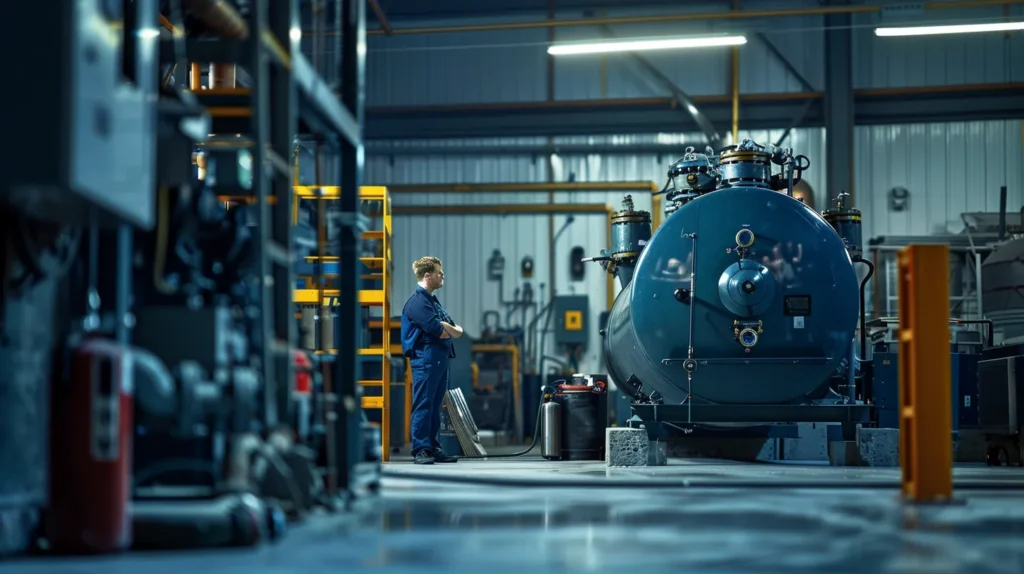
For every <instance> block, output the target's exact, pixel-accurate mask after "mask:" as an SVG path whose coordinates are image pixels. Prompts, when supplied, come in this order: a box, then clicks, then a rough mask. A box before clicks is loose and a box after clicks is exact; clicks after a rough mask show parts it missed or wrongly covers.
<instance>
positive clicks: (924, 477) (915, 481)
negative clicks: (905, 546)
mask: <svg viewBox="0 0 1024 574" xmlns="http://www.w3.org/2000/svg"><path fill="white" fill-rule="evenodd" d="M899 308H900V332H899V365H900V372H899V381H900V382H899V384H900V466H901V467H902V469H903V481H902V482H903V496H904V497H905V498H906V499H907V500H908V501H912V502H944V501H949V500H950V499H951V498H952V495H953V405H952V404H951V402H950V401H951V399H950V397H951V396H952V390H951V382H950V355H949V247H947V246H945V245H911V246H909V247H907V248H906V249H904V250H903V251H901V252H900V254H899Z"/></svg>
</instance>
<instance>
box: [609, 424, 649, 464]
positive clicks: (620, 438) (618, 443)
mask: <svg viewBox="0 0 1024 574" xmlns="http://www.w3.org/2000/svg"><path fill="white" fill-rule="evenodd" d="M648 442H649V439H648V438H647V431H646V430H644V429H631V428H609V429H605V431H604V460H605V463H606V464H607V465H608V466H647V460H648V456H649V451H650V448H649V445H648Z"/></svg>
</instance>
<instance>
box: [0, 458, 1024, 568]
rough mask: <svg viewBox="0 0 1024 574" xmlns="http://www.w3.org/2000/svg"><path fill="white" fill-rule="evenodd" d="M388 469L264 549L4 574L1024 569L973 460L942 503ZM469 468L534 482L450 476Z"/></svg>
mask: <svg viewBox="0 0 1024 574" xmlns="http://www.w3.org/2000/svg"><path fill="white" fill-rule="evenodd" d="M387 470H388V473H389V476H388V478H387V479H386V480H385V484H384V493H383V494H382V496H381V498H380V499H379V500H376V501H371V502H367V503H366V504H365V508H363V509H362V511H361V512H359V513H357V514H352V515H346V516H339V517H323V518H318V519H315V520H310V521H309V522H307V523H306V524H305V525H303V526H300V527H296V528H295V529H293V530H292V531H291V532H289V533H288V535H287V537H286V538H285V539H284V540H282V541H281V542H280V543H278V544H276V545H273V546H268V547H264V548H261V549H258V550H239V551H216V552H201V553H200V552H192V553H177V554H151V555H141V554H136V555H130V556H122V557H113V558H100V559H90V560H67V561H64V560H62V561H50V560H47V561H45V562H43V561H25V562H19V563H7V564H3V565H0V573H5V574H6V573H7V572H11V573H15V572H16V573H18V574H33V573H44V572H45V573H47V574H49V573H53V574H58V573H67V574H79V573H82V574H85V573H92V572H103V573H104V574H184V573H189V572H195V573H196V574H206V573H210V574H214V573H217V574H221V573H223V574H227V573H234V572H238V573H240V574H242V573H244V574H292V573H295V574H299V573H302V574H313V573H319V572H325V573H327V572H346V573H348V572H452V573H456V572H458V573H462V572H465V573H491V572H520V573H524V572H531V573H533V572H575V571H586V572H616V573H617V574H621V573H623V572H643V573H644V574H650V573H653V572H666V573H667V572H672V573H682V572H715V573H729V574H732V573H737V574H738V573H762V572H779V573H787V574H797V573H815V574H818V573H828V574H839V573H846V572H850V573H855V572H863V573H872V574H875V573H890V572H892V573H917V572H921V573H928V574H938V573H961V572H962V573H965V574H983V573H988V572H993V573H995V572H998V573H1007V574H1010V573H1022V572H1024V486H1022V484H1024V470H1022V469H1006V468H1003V469H988V468H984V467H976V468H965V469H957V471H956V477H957V480H958V481H971V486H973V487H975V488H977V489H978V490H974V491H965V490H962V491H959V492H958V493H957V503H956V504H953V505H947V506H926V507H911V506H906V505H902V504H900V501H899V496H898V495H899V488H898V478H899V472H898V470H896V469H845V468H831V467H827V466H815V465H792V464H741V463H722V462H720V461H716V462H704V461H677V460H673V461H671V465H670V466H667V467H657V468H647V469H621V470H611V471H609V470H606V469H605V468H604V467H603V465H602V464H601V463H585V462H545V461H541V460H538V459H519V460H504V461H500V460H489V461H468V460H464V461H461V462H459V463H458V464H455V465H435V466H432V467H416V466H413V465H411V464H408V463H407V462H405V463H403V462H394V463H392V464H390V465H388V469H387ZM438 477H439V478H443V479H445V481H437V480H432V479H436V478H438ZM467 478H479V479H484V480H487V479H492V480H493V479H500V480H506V481H507V480H508V479H516V481H520V482H521V484H519V485H517V486H503V485H500V484H499V485H477V484H467V483H458V482H450V480H451V479H455V480H466V479H467ZM541 481H544V482H541ZM1017 481H1020V482H1017ZM548 483H550V484H548ZM557 483H561V484H562V485H568V486H556V484H557ZM707 483H717V484H718V485H719V487H716V488H705V487H702V486H701V485H702V484H707ZM808 484H812V485H814V486H815V488H808V487H807V486H801V485H808ZM962 484H967V483H966V482H963V483H962ZM645 485H646V486H645ZM723 485H724V486H723Z"/></svg>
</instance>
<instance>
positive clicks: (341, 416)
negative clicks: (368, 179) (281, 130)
mask: <svg viewBox="0 0 1024 574" xmlns="http://www.w3.org/2000/svg"><path fill="white" fill-rule="evenodd" d="M341 14H342V22H341V44H342V46H341V54H342V56H341V103H342V104H343V106H344V108H345V109H347V110H348V112H349V114H351V116H352V117H353V118H354V119H355V122H356V124H357V125H359V126H362V123H363V102H364V70H365V65H366V12H365V2H364V1H363V0H341ZM339 143H340V145H341V189H342V194H341V199H340V200H339V201H338V202H336V203H338V208H339V210H340V212H341V213H340V214H339V215H340V216H341V217H342V218H343V222H344V224H345V225H344V226H343V228H342V231H341V234H340V237H339V243H340V245H339V248H338V253H337V255H338V257H339V265H340V267H341V272H340V273H339V277H338V289H339V290H340V297H339V301H338V317H337V321H338V324H339V328H338V332H339V340H338V343H337V348H338V356H337V360H336V361H335V363H334V373H333V375H334V376H333V379H334V381H333V382H334V388H335V393H336V394H337V396H338V398H339V403H338V405H337V409H336V413H337V419H336V423H335V425H336V429H337V433H338V434H337V435H336V436H337V440H336V443H335V449H336V451H335V452H336V455H337V457H336V464H337V465H338V468H337V472H338V484H339V485H341V486H345V485H349V484H350V483H351V479H352V474H353V471H354V465H355V464H356V463H358V462H359V461H361V460H362V450H363V445H362V444H361V442H362V433H361V432H360V425H361V422H362V412H361V410H360V408H359V406H360V397H359V395H358V392H359V386H358V381H359V380H360V379H361V378H362V365H361V364H360V363H359V357H358V355H357V352H358V349H360V348H362V347H364V346H365V345H363V344H362V341H361V340H360V328H359V327H360V317H361V313H362V309H361V307H360V306H359V299H358V292H359V277H360V273H359V270H358V269H357V267H358V265H359V240H360V237H361V234H362V230H361V226H360V225H359V221H360V220H359V187H360V186H361V185H362V184H363V144H362V141H359V140H357V141H351V140H349V139H348V138H343V139H341V141H340V142H339ZM386 384H389V383H386ZM384 392H388V387H385V388H384Z"/></svg>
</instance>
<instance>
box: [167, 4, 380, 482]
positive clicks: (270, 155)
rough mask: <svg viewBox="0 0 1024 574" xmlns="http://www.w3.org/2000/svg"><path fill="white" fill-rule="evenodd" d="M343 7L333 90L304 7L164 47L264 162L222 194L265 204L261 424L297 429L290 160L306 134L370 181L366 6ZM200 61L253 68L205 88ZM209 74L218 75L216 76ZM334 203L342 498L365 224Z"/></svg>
mask: <svg viewBox="0 0 1024 574" xmlns="http://www.w3.org/2000/svg"><path fill="white" fill-rule="evenodd" d="M337 1H338V3H339V10H338V13H339V20H340V29H339V33H338V34H337V35H336V41H337V42H338V44H339V45H338V46H337V48H338V49H337V50H336V53H338V54H340V58H338V68H339V69H338V72H339V75H340V82H338V83H337V87H334V86H329V85H328V83H327V82H326V81H325V80H324V79H323V78H322V77H321V76H320V74H319V72H318V70H317V69H316V68H315V67H314V66H313V65H312V64H311V63H310V61H309V60H308V59H307V58H306V57H305V56H304V55H303V54H302V52H301V50H300V41H301V34H299V33H298V32H299V31H300V30H301V29H302V25H301V19H300V15H299V0H253V1H252V2H251V4H250V6H249V13H248V14H247V17H242V16H240V15H238V14H237V13H236V14H235V15H236V16H238V18H239V19H238V22H239V23H243V25H242V28H244V27H245V26H244V24H247V25H248V30H242V31H240V33H239V34H236V35H234V37H228V38H205V37H204V38H186V39H184V45H185V57H186V61H177V60H178V55H177V53H176V50H175V46H174V43H173V41H171V40H163V41H162V42H161V46H160V55H161V61H162V62H163V63H165V64H168V65H174V66H175V68H177V69H183V70H190V71H191V76H192V81H191V83H192V88H193V90H194V95H195V97H196V100H197V101H198V102H199V103H200V104H202V105H203V106H204V107H205V108H206V110H207V112H208V114H209V116H210V117H211V118H212V126H213V127H212V130H211V131H212V132H213V133H214V134H230V135H231V136H232V138H234V140H235V141H236V142H237V143H236V144H232V145H237V146H238V147H248V148H250V149H251V153H252V165H253V166H255V167H254V169H253V170H252V187H251V193H250V194H249V195H247V196H238V195H233V196H229V197H222V199H225V200H232V201H246V202H251V203H255V204H256V205H258V213H257V216H256V218H255V219H256V221H255V224H256V225H255V229H254V233H255V235H256V237H255V240H254V241H253V244H254V245H255V250H256V253H255V257H256V261H257V265H258V270H259V276H260V277H263V278H264V279H263V281H262V282H261V284H260V285H259V286H258V290H259V293H260V297H259V300H260V303H259V306H258V316H257V317H256V318H255V325H256V329H255V330H256V331H257V332H256V333H254V335H255V336H254V344H255V353H256V354H257V355H259V356H260V357H262V372H263V375H264V381H265V383H264V384H265V389H264V397H265V404H264V414H263V419H264V420H263V423H264V424H265V425H267V426H268V427H272V426H274V425H277V424H280V423H285V422H290V421H291V420H292V416H293V414H294V413H292V412H291V408H290V405H291V403H292V401H291V399H290V397H291V391H292V387H293V386H294V383H293V381H294V380H295V376H294V365H293V357H292V350H293V349H295V348H296V347H297V340H296V339H297V325H296V322H295V317H294V308H293V305H292V297H293V293H292V292H293V289H294V285H295V272H294V269H293V261H294V259H295V257H294V253H293V247H294V244H293V241H292V231H293V223H292V212H293V201H294V198H293V193H294V192H293V190H292V187H293V185H294V181H293V176H294V174H293V169H292V165H291V162H289V161H288V159H286V158H289V157H290V156H291V154H292V150H293V146H294V145H295V143H296V139H297V137H298V134H300V133H301V134H309V135H308V137H310V138H312V139H314V140H315V141H316V142H317V143H318V144H321V145H323V146H325V147H326V148H327V150H328V155H329V156H330V157H331V160H332V161H331V164H332V165H331V167H332V168H334V169H333V170H332V173H338V174H340V178H339V179H340V181H339V183H340V184H341V186H342V187H344V188H347V189H358V188H359V186H360V185H361V183H362V178H363V151H362V148H363V139H362V132H363V127H362V126H363V107H364V106H363V103H364V70H365V58H366V49H365V44H366V14H365V6H364V2H363V1H362V0H337ZM230 11H233V8H232V9H230ZM196 62H214V63H216V64H215V65H223V64H228V65H232V64H237V65H239V66H240V67H242V68H244V69H245V71H246V72H247V73H248V75H249V77H250V81H249V82H247V83H248V86H247V87H221V86H217V85H213V86H211V87H210V88H209V89H202V88H201V87H200V86H199V83H200V76H201V70H200V65H199V64H196ZM190 63H191V64H190ZM210 76H211V78H213V77H214V73H213V72H212V70H211V74H210ZM303 137H304V138H305V137H307V136H306V135H303ZM272 206H273V207H272ZM332 207H333V215H335V216H336V218H337V221H338V222H340V223H341V233H340V234H339V237H338V252H337V257H338V259H337V267H338V271H339V276H340V279H339V281H340V282H341V285H339V289H340V295H339V296H338V301H337V303H338V309H339V313H338V317H337V321H338V333H339V335H340V336H339V341H338V345H337V348H338V349H341V351H340V352H339V353H338V354H337V356H336V357H335V360H334V361H333V363H332V364H331V367H330V368H331V371H332V373H331V374H332V376H331V377H329V380H333V381H336V383H337V384H336V386H335V387H333V388H330V389H327V392H326V393H325V394H327V395H329V396H331V397H333V400H332V401H331V402H330V403H329V404H328V405H327V409H328V410H329V412H328V413H326V417H325V418H326V425H327V434H328V451H329V452H328V468H327V473H328V485H329V488H330V490H332V491H333V492H341V491H345V490H347V489H349V488H351V487H353V484H354V481H353V479H354V478H355V476H356V474H357V473H358V472H357V470H356V466H357V465H358V464H359V463H360V462H361V461H362V460H363V458H364V454H363V453H364V450H365V449H364V445H363V444H362V431H361V422H362V421H361V417H360V416H359V412H358V410H356V409H352V408H350V407H349V405H352V404H355V402H356V400H357V397H358V390H357V386H356V381H357V380H358V379H359V378H360V364H359V362H358V357H357V354H356V349H357V347H356V345H355V342H356V341H357V340H358V339H357V337H358V335H359V332H358V329H359V324H360V321H359V319H360V316H359V314H358V313H357V309H356V307H357V305H358V299H357V293H356V286H357V281H358V272H357V266H358V265H359V263H358V261H357V260H358V251H357V250H358V244H359V241H360V239H361V234H362V230H363V227H364V226H365V224H364V221H363V218H361V217H360V215H359V210H358V208H359V203H358V201H357V199H356V197H355V194H350V195H349V196H347V197H345V196H343V197H341V198H340V199H339V201H337V202H336V203H335V204H334V205H333V206H332ZM350 282H351V283H350ZM325 379H328V377H325Z"/></svg>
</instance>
